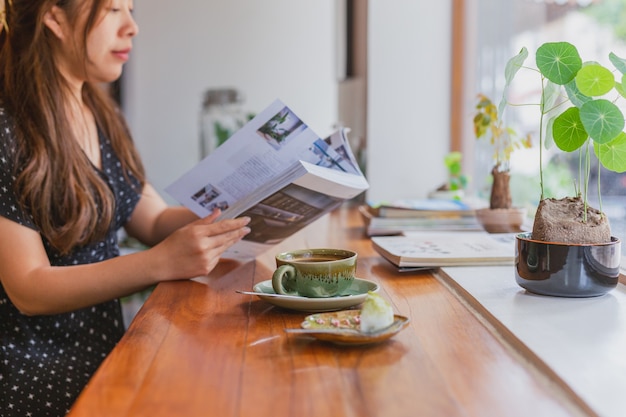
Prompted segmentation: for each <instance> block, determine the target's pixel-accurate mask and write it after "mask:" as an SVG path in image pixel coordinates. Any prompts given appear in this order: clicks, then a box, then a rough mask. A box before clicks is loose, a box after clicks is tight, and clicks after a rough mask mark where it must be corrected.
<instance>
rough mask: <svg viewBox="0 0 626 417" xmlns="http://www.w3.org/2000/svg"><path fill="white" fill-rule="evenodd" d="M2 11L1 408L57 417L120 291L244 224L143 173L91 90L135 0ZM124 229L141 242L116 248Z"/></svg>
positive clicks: (116, 328)
mask: <svg viewBox="0 0 626 417" xmlns="http://www.w3.org/2000/svg"><path fill="white" fill-rule="evenodd" d="M1 3H2V0H0V5H1ZM5 6H6V10H5V15H4V18H3V21H2V26H3V28H4V30H3V32H2V33H1V34H0V236H1V237H0V284H1V285H0V338H1V347H0V390H1V392H0V397H2V401H0V415H2V416H13V415H15V416H29V415H30V416H61V415H64V414H66V413H67V411H68V409H69V408H70V406H71V404H72V403H73V402H74V400H75V399H76V397H77V395H78V394H79V393H80V391H81V389H82V388H83V387H84V385H85V384H86V383H87V381H88V379H89V378H90V377H91V375H92V374H93V372H94V371H95V370H96V368H97V367H98V365H99V364H100V362H101V361H102V360H103V358H104V357H105V356H106V355H107V354H108V353H109V352H110V350H111V349H112V348H113V346H114V345H115V343H116V342H117V341H118V340H119V338H120V337H121V335H122V333H123V323H122V318H121V314H120V305H119V302H118V301H117V298H119V297H121V296H124V295H128V294H131V293H133V292H135V291H137V290H141V289H144V288H146V287H148V286H150V285H153V284H155V283H157V282H160V281H167V280H175V279H185V278H191V277H194V276H199V275H206V274H208V273H209V272H210V271H211V270H212V269H213V268H214V267H215V265H216V263H217V262H218V260H219V257H220V256H221V254H222V253H223V252H224V251H225V250H226V249H227V248H228V247H230V246H231V245H233V244H234V243H236V242H237V241H239V240H240V239H241V238H242V237H243V236H245V235H246V234H247V233H249V231H250V230H249V228H248V227H247V226H246V225H247V224H248V222H249V219H248V218H241V219H234V220H224V221H220V222H215V219H216V217H217V216H218V214H219V213H218V212H216V213H213V214H212V215H211V216H208V217H207V218H205V219H198V218H197V217H196V216H195V215H194V214H193V213H191V212H190V211H188V210H187V209H184V208H182V207H175V208H174V207H171V208H170V207H167V205H166V204H165V202H164V201H163V200H162V199H161V198H160V197H159V195H158V194H157V193H156V192H155V190H154V189H153V187H151V186H150V184H149V183H147V182H146V180H145V175H144V171H143V167H142V164H141V161H140V159H139V157H138V155H137V152H136V150H135V148H134V147H133V144H132V142H131V140H130V138H129V132H128V130H127V128H126V126H125V124H124V122H123V120H122V117H121V115H120V114H119V112H118V111H117V110H116V108H115V106H114V104H113V102H112V101H111V100H110V98H109V97H108V95H107V94H106V93H105V92H104V91H103V90H102V89H101V87H100V86H101V85H103V83H109V82H111V81H114V80H115V79H117V78H118V77H119V76H120V74H121V71H122V66H123V64H124V63H125V62H126V61H127V60H128V57H129V53H130V51H131V47H132V39H133V37H134V36H135V35H136V34H137V30H138V29H137V26H136V24H135V22H134V20H133V18H132V15H131V12H132V7H133V2H132V0H12V1H11V0H6V4H5ZM121 227H124V228H125V229H126V231H127V233H128V234H129V235H130V236H133V237H136V238H137V239H139V240H140V241H142V242H144V243H145V244H147V245H149V246H150V249H148V250H145V251H142V252H139V253H136V254H132V255H127V256H118V255H119V250H118V246H117V239H116V236H117V235H116V232H117V231H118V229H119V228H121Z"/></svg>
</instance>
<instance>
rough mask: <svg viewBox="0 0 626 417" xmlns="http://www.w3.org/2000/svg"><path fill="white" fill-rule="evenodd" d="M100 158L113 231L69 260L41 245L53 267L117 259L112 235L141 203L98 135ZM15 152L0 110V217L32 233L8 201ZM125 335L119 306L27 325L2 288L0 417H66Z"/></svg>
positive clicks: (12, 201)
mask: <svg viewBox="0 0 626 417" xmlns="http://www.w3.org/2000/svg"><path fill="white" fill-rule="evenodd" d="M100 150H101V154H102V170H97V171H98V172H99V174H100V175H101V176H102V178H104V179H105V180H106V181H107V182H108V184H109V185H110V187H111V189H112V190H113V192H114V194H115V197H116V210H115V219H114V224H112V225H111V228H110V231H109V233H108V235H107V237H106V239H104V240H102V241H100V242H96V243H93V244H90V245H87V246H84V247H81V248H78V249H77V250H75V251H74V252H72V253H71V254H69V255H67V256H63V255H61V254H59V253H58V252H56V251H55V250H54V248H52V247H51V246H50V245H49V243H48V242H47V241H46V239H45V238H43V237H42V241H43V243H44V246H45V248H46V251H47V253H48V257H49V259H50V263H51V264H52V265H55V266H64V265H76V264H86V263H93V262H99V261H103V260H105V259H109V258H112V257H115V256H118V255H119V248H118V243H117V230H118V229H119V228H120V227H122V226H123V224H124V223H125V222H126V221H127V220H128V218H129V217H130V215H131V213H132V211H133V209H134V207H135V206H136V204H137V202H138V201H139V194H138V193H137V190H138V188H133V187H132V186H131V185H130V184H128V183H127V182H126V181H125V179H124V175H123V171H122V168H121V164H120V161H119V159H118V158H117V156H116V154H115V153H114V152H113V149H112V147H111V144H110V142H109V141H108V140H107V139H106V138H104V137H103V136H102V135H100ZM14 152H15V137H14V135H13V132H12V129H11V126H10V122H9V119H8V118H7V116H6V115H5V114H4V111H3V110H2V109H1V108H0V215H2V216H4V217H7V218H9V219H11V220H13V221H15V222H17V223H19V224H22V225H24V226H27V227H30V228H32V229H35V230H36V227H35V225H34V224H33V222H32V220H31V217H30V216H29V215H28V213H27V212H23V211H21V210H20V209H19V208H18V205H17V203H16V199H15V195H14V194H13V193H12V187H13V182H14V176H13V173H12V170H13V163H14V157H13V155H14ZM94 169H96V168H95V167H94ZM131 178H132V177H131ZM133 183H134V184H135V185H137V181H135V180H133ZM123 332H124V324H123V321H122V314H121V307H120V303H119V300H113V301H110V302H106V303H103V304H100V305H96V306H93V307H89V308H86V309H82V310H77V311H74V312H71V313H65V314H58V315H53V316H34V317H27V316H25V315H22V314H21V313H20V312H19V311H18V310H17V309H16V308H15V306H14V305H13V304H12V303H11V300H9V298H8V296H7V294H6V291H5V290H4V287H2V285H1V284H0V398H1V399H2V400H1V401H0V416H1V417H13V416H20V417H29V416H32V417H43V416H63V415H65V414H66V413H67V412H68V411H69V408H70V407H71V405H72V404H73V402H74V401H75V400H76V397H77V396H78V394H79V393H80V392H81V390H82V389H83V388H84V386H85V385H86V384H87V381H88V380H89V378H90V377H91V376H92V375H93V373H94V372H95V370H96V368H97V367H98V366H99V365H100V363H101V362H102V360H103V359H104V358H105V356H106V355H107V354H108V353H109V352H110V351H111V349H112V348H113V347H114V346H115V344H116V343H117V342H118V341H119V339H120V337H121V336H122V334H123Z"/></svg>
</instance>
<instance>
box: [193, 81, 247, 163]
mask: <svg viewBox="0 0 626 417" xmlns="http://www.w3.org/2000/svg"><path fill="white" fill-rule="evenodd" d="M242 102H243V97H242V95H241V94H240V93H239V92H238V91H237V90H235V89H232V88H222V89H210V90H207V91H206V92H205V93H204V100H203V102H202V111H201V113H200V159H203V158H204V157H206V156H207V155H208V154H209V153H211V152H213V151H214V150H215V148H217V147H218V146H220V145H221V144H222V143H224V142H226V140H227V139H228V138H229V137H231V136H232V134H233V133H235V132H236V131H237V130H239V128H241V127H242V126H243V125H244V124H245V123H246V119H245V115H244V113H243V110H242V108H241V104H242Z"/></svg>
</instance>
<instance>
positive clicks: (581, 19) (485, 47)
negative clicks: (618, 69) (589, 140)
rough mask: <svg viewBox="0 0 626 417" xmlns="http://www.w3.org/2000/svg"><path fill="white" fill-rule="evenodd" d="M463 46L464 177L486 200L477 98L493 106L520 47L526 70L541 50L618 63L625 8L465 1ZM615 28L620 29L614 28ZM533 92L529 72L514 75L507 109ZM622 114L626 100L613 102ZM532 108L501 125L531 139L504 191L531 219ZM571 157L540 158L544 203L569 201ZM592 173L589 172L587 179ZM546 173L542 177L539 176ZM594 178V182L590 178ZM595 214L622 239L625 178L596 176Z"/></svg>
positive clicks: (624, 45) (535, 178) (602, 2)
mask: <svg viewBox="0 0 626 417" xmlns="http://www.w3.org/2000/svg"><path fill="white" fill-rule="evenodd" d="M464 7H465V9H466V10H465V12H464V15H465V24H464V26H465V27H464V29H463V30H464V33H465V38H464V39H463V50H464V51H463V56H464V62H463V71H465V72H466V74H464V76H463V78H464V94H463V97H464V98H463V102H464V106H463V113H462V114H461V116H462V117H464V119H467V120H463V124H464V129H463V132H464V133H463V137H462V146H463V151H464V153H465V154H466V155H472V154H473V155H474V156H475V157H474V161H473V166H471V175H472V178H473V186H474V189H475V191H476V193H477V195H478V196H479V197H481V198H488V195H489V190H490V183H489V170H490V168H491V150H490V149H489V146H488V144H486V143H482V142H481V141H476V139H475V138H474V136H473V131H472V126H471V120H472V116H473V113H474V106H475V104H476V97H477V94H478V93H483V94H485V95H487V96H489V97H491V98H492V99H493V100H494V101H495V102H496V103H498V102H499V101H500V97H501V96H502V90H503V85H504V67H505V65H506V63H507V61H508V60H509V58H511V57H512V56H514V55H516V54H517V53H518V52H519V51H520V49H521V48H522V47H523V46H525V47H527V48H528V51H529V57H528V59H527V60H526V64H528V65H529V66H534V52H535V51H536V49H537V48H538V47H539V46H540V45H541V44H542V43H544V42H548V41H550V42H554V41H568V42H571V43H572V44H574V45H576V47H577V48H578V49H579V51H580V53H581V56H582V58H583V60H585V61H586V60H595V61H598V62H600V63H602V64H605V65H607V66H609V67H611V68H612V66H611V65H610V62H609V60H608V55H609V52H614V53H615V54H617V55H618V56H620V57H622V58H626V27H625V26H624V25H623V22H624V17H626V0H577V1H574V0H569V1H568V0H552V1H548V0H508V1H501V0H475V1H466V2H465V4H464ZM620 23H621V25H620ZM539 89H540V85H539V80H538V78H537V76H536V75H535V74H534V73H532V72H526V73H524V74H522V71H520V72H519V73H518V76H517V77H516V83H515V85H513V86H512V87H511V90H510V94H509V101H510V102H513V103H517V104H530V103H534V104H536V103H539V99H538V94H539V91H540V90H539ZM621 104H622V106H624V105H626V100H621ZM538 116H539V111H538V109H537V106H520V107H515V108H514V109H513V108H511V107H508V108H507V109H506V112H505V114H504V120H505V122H506V123H507V124H508V125H511V126H513V127H514V128H515V129H516V130H517V131H518V132H519V133H532V135H533V140H534V142H533V148H532V149H529V150H519V151H516V152H514V154H513V155H512V160H511V176H512V180H511V190H512V193H513V202H514V204H515V205H520V206H524V205H525V206H528V207H530V208H531V210H530V211H531V212H534V208H535V207H536V206H537V204H538V200H539V167H538V160H539V158H538V155H537V153H538V152H539V149H538V143H537V142H538V134H537V130H538V127H539V126H538ZM577 167H578V152H573V153H572V154H568V155H567V157H563V155H562V153H560V152H558V153H555V152H554V151H550V150H547V151H545V153H544V185H545V187H546V192H547V193H546V194H547V195H546V196H547V197H557V198H558V197H562V196H565V195H573V194H574V183H573V179H576V178H577V174H576V173H577ZM594 172H595V171H594ZM546 173H549V175H546ZM594 175H595V174H594ZM600 176H601V184H602V185H601V187H602V209H603V211H605V213H607V215H608V216H609V219H610V221H611V227H612V232H613V234H614V235H615V236H618V237H620V238H625V237H626V173H624V174H616V173H612V172H609V171H608V170H606V169H602V171H601V175H600ZM590 188H591V189H590V191H589V200H590V202H591V204H592V205H594V207H598V208H599V203H598V197H597V182H596V181H595V180H594V179H593V178H592V180H591V181H590Z"/></svg>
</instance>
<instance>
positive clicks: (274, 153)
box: [166, 100, 369, 259]
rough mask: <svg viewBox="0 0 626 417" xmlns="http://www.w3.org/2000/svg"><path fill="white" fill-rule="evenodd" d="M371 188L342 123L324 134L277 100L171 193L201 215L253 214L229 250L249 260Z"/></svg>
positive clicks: (170, 189)
mask: <svg viewBox="0 0 626 417" xmlns="http://www.w3.org/2000/svg"><path fill="white" fill-rule="evenodd" d="M368 188H369V184H368V182H367V180H366V179H365V177H364V176H363V173H362V172H361V170H360V169H359V166H358V164H357V162H356V159H355V157H354V154H353V153H352V150H351V149H350V144H349V142H348V140H347V138H346V131H345V130H344V129H341V130H338V131H336V132H335V133H333V134H332V135H331V136H330V137H328V138H326V139H321V138H320V137H319V136H318V135H317V134H316V133H315V132H313V130H311V129H310V128H309V127H308V126H307V125H306V124H305V123H304V122H303V121H302V120H301V119H300V118H299V117H298V116H296V114H295V113H294V112H293V111H292V110H291V109H290V108H289V107H287V106H286V105H285V104H284V103H282V102H281V101H280V100H276V101H274V102H273V103H272V104H271V105H270V106H268V107H267V108H266V109H265V110H263V111H262V112H260V113H259V114H258V115H257V116H256V117H254V118H253V119H252V120H250V121H249V122H248V123H247V124H246V125H245V126H243V127H242V128H241V129H240V130H238V131H237V132H236V133H235V134H233V136H231V137H230V138H229V139H228V140H227V141H226V142H225V143H224V144H222V145H221V146H220V147H218V148H217V149H216V150H215V151H213V152H212V153H211V154H209V155H208V156H207V157H206V158H205V159H203V160H202V161H201V162H200V163H199V164H197V165H196V166H195V167H193V168H192V169H191V170H190V171H188V172H187V173H186V174H184V175H183V176H181V177H180V178H179V179H178V180H176V181H174V182H173V183H172V184H171V185H169V186H168V187H167V188H166V191H167V192H168V193H169V194H170V195H171V196H172V197H174V198H175V199H176V200H178V201H179V202H180V203H181V204H183V205H185V206H186V207H188V208H189V209H191V210H192V211H193V212H194V213H195V214H197V215H198V216H200V217H206V216H207V215H209V214H210V213H211V212H212V211H213V210H214V209H215V208H220V209H221V210H222V215H221V217H220V218H234V217H239V216H249V217H250V218H251V219H252V221H251V222H250V224H249V226H250V228H251V229H252V232H251V233H249V234H248V235H247V236H246V237H245V238H244V239H243V240H242V241H241V242H239V243H237V244H236V245H235V246H233V247H232V248H231V249H230V250H229V251H227V252H226V253H225V254H224V256H225V257H230V258H236V259H248V258H253V257H255V256H257V255H259V254H260V253H263V252H265V251H266V250H267V249H268V248H269V247H271V246H273V245H275V244H276V243H278V242H280V241H282V240H283V239H285V238H287V237H288V236H290V235H292V234H294V233H295V232H297V231H298V230H300V229H302V228H303V227H304V226H306V225H308V224H310V223H311V222H313V221H314V220H316V219H318V218H319V217H321V216H322V215H324V214H326V213H328V212H330V211H331V210H333V209H335V208H336V207H338V206H339V205H340V204H341V203H342V202H344V201H345V200H348V199H351V198H353V197H356V196H357V195H359V194H361V193H362V192H363V191H365V190H367V189H368Z"/></svg>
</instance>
